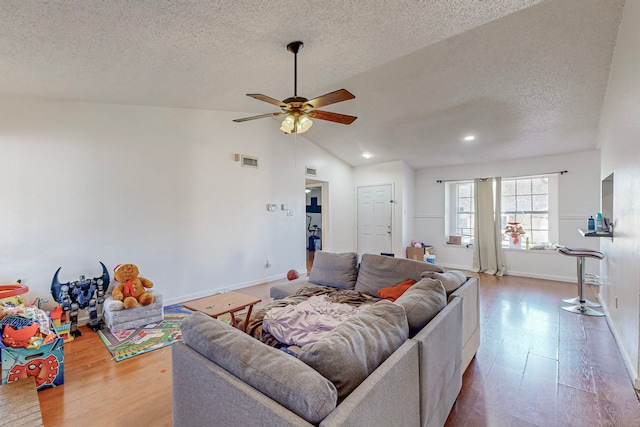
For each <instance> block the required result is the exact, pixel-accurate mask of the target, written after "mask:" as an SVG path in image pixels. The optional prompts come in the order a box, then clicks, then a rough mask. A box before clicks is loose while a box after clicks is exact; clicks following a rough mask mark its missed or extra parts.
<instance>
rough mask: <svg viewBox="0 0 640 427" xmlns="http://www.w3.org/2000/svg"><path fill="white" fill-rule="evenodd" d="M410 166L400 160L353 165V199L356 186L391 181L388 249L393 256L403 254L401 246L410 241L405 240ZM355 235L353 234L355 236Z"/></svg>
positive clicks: (410, 200) (410, 195) (408, 223)
mask: <svg viewBox="0 0 640 427" xmlns="http://www.w3.org/2000/svg"><path fill="white" fill-rule="evenodd" d="M413 173H414V172H413V169H411V167H409V166H408V165H407V164H406V163H405V162H403V161H400V160H398V161H393V162H386V163H378V164H375V165H370V166H359V167H355V168H353V180H354V189H353V198H354V199H357V188H358V187H365V186H372V185H384V184H392V191H393V195H392V197H393V200H394V203H393V211H392V214H391V216H392V221H393V229H392V237H391V239H392V243H391V245H392V252H393V253H394V254H395V256H396V257H404V256H405V246H406V245H408V244H409V243H410V241H411V238H410V237H409V240H408V241H407V240H406V239H407V234H408V231H407V230H411V228H412V223H413V218H412V217H411V215H412V209H413V196H414V195H413V193H412V190H413V183H412V182H409V183H408V184H407V182H408V181H413ZM356 237H357V236H356Z"/></svg>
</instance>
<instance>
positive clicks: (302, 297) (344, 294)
mask: <svg viewBox="0 0 640 427" xmlns="http://www.w3.org/2000/svg"><path fill="white" fill-rule="evenodd" d="M317 295H322V296H326V297H327V298H328V301H329V302H331V303H340V304H348V305H350V306H353V307H359V306H361V305H363V304H373V303H374V302H377V301H379V300H380V299H379V298H375V297H372V296H371V295H368V294H365V293H361V292H357V291H353V290H347V289H336V288H332V287H328V286H314V285H310V286H305V287H303V288H301V289H300V290H299V291H298V293H297V294H296V295H292V296H290V297H287V298H283V299H280V300H276V301H273V302H270V303H269V304H266V305H265V306H264V307H261V308H260V309H258V310H256V311H254V312H253V313H252V315H251V318H250V319H249V322H248V324H247V333H248V334H250V335H251V336H253V337H254V338H256V339H259V340H260V341H262V342H264V343H265V344H268V345H270V346H273V347H281V346H285V347H286V346H288V345H289V344H287V343H284V342H280V341H278V340H277V339H276V338H275V337H274V336H273V335H272V334H271V333H269V332H268V331H267V330H265V328H263V320H264V318H265V315H266V314H267V313H268V312H269V311H270V310H272V309H274V308H284V307H287V306H292V305H293V306H295V305H298V304H300V303H301V302H303V301H307V300H308V299H309V298H310V297H313V296H317Z"/></svg>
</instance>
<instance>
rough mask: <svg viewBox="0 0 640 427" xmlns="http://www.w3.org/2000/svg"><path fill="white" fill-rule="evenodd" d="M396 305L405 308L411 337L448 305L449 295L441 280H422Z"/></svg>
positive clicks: (400, 298) (402, 296)
mask: <svg viewBox="0 0 640 427" xmlns="http://www.w3.org/2000/svg"><path fill="white" fill-rule="evenodd" d="M395 303H396V304H398V305H401V306H402V307H404V311H405V313H406V314H407V321H408V322H409V336H414V335H415V334H417V333H418V332H419V331H420V330H421V329H422V328H424V327H425V326H426V325H427V323H429V322H430V321H431V319H433V318H434V317H436V314H438V313H439V312H440V310H442V309H443V308H444V307H445V306H446V305H447V294H446V292H445V290H444V286H442V283H441V282H440V281H439V280H436V279H422V280H420V281H419V282H418V283H416V284H415V285H413V286H412V287H410V288H409V289H408V290H407V291H406V292H405V293H404V294H402V295H401V296H400V297H399V298H398V299H397V300H396V301H395Z"/></svg>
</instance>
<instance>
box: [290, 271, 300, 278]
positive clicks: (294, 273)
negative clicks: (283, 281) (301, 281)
mask: <svg viewBox="0 0 640 427" xmlns="http://www.w3.org/2000/svg"><path fill="white" fill-rule="evenodd" d="M299 277H300V274H298V272H297V271H296V270H289V271H287V279H289V280H296V279H297V278H299Z"/></svg>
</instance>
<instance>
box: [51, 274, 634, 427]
mask: <svg viewBox="0 0 640 427" xmlns="http://www.w3.org/2000/svg"><path fill="white" fill-rule="evenodd" d="M480 276H481V279H480V283H481V285H480V292H481V330H482V342H481V345H480V349H479V350H478V353H477V355H476V358H475V359H474V360H473V361H472V362H471V365H470V366H469V369H468V370H467V372H466V373H465V375H464V379H463V388H462V391H461V393H460V396H459V397H458V401H457V403H456V404H455V406H454V408H453V410H452V412H451V414H450V416H449V419H448V420H447V424H446V425H447V426H472V427H476V426H499V427H502V426H514V427H520V426H579V425H597V426H625V427H626V426H640V409H639V406H638V399H637V397H636V393H635V390H634V389H633V386H632V383H631V380H630V379H629V377H628V375H627V373H626V371H625V368H624V366H623V363H622V358H621V356H620V353H619V352H618V349H617V347H616V345H615V343H614V341H613V336H612V334H611V332H610V331H609V328H608V326H607V323H606V320H605V319H604V318H595V317H587V316H580V315H577V314H573V313H568V312H565V311H564V310H562V309H561V308H560V307H561V306H562V305H563V303H562V302H561V301H560V299H561V298H567V297H572V296H574V294H575V293H576V285H573V284H569V283H563V282H552V281H544V280H536V279H528V278H521V277H513V276H512V277H502V278H496V277H493V276H486V275H480ZM283 281H286V279H283ZM271 285H272V283H269V284H262V285H257V286H253V287H251V288H246V289H244V290H243V292H246V293H249V294H251V295H256V296H259V297H260V298H262V299H263V303H262V304H264V303H266V301H267V300H268V299H269V296H268V289H269V287H270V286H271ZM589 298H590V299H595V294H594V293H593V290H592V289H590V290H589ZM81 330H82V333H83V336H82V337H80V338H77V339H76V340H75V341H73V342H72V343H68V344H66V345H65V383H64V385H63V386H61V387H58V388H55V389H48V390H43V391H41V392H39V399H40V405H41V407H42V418H43V421H44V425H45V426H80V425H91V426H137V425H153V426H170V425H171V350H170V349H169V348H166V349H160V350H156V351H152V352H150V353H147V354H143V355H141V356H137V357H134V358H132V359H128V360H124V361H122V362H115V361H113V360H111V355H110V354H109V352H108V351H107V350H106V348H105V346H104V345H103V344H102V342H101V341H100V338H99V337H98V335H97V334H96V333H94V332H92V331H91V330H90V329H88V328H86V327H82V328H81Z"/></svg>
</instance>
